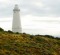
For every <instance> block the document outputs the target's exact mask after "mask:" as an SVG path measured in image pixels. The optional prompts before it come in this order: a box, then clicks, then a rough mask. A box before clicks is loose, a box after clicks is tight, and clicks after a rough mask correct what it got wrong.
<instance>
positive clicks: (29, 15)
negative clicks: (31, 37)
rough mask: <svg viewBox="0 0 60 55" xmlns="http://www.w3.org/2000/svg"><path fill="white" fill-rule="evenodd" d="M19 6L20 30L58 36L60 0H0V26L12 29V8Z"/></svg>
mask: <svg viewBox="0 0 60 55" xmlns="http://www.w3.org/2000/svg"><path fill="white" fill-rule="evenodd" d="M15 4H18V5H19V8H20V20H21V26H22V32H26V33H29V34H41V35H53V36H60V0H0V27H2V28H3V29H4V30H12V20H13V9H14V6H15Z"/></svg>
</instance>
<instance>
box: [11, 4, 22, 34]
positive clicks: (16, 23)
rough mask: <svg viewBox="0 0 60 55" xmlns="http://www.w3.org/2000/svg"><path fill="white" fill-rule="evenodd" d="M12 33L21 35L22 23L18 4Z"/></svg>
mask: <svg viewBox="0 0 60 55" xmlns="http://www.w3.org/2000/svg"><path fill="white" fill-rule="evenodd" d="M12 31H13V32H19V33H21V32H22V30H21V22H20V9H19V7H18V5H17V4H16V5H15V7H14V9H13V24H12Z"/></svg>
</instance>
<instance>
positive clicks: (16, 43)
mask: <svg viewBox="0 0 60 55" xmlns="http://www.w3.org/2000/svg"><path fill="white" fill-rule="evenodd" d="M0 55H60V38H54V37H53V36H50V35H30V34H26V33H18V32H17V33H13V32H12V31H10V30H9V31H4V30H3V29H2V28H0Z"/></svg>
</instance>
